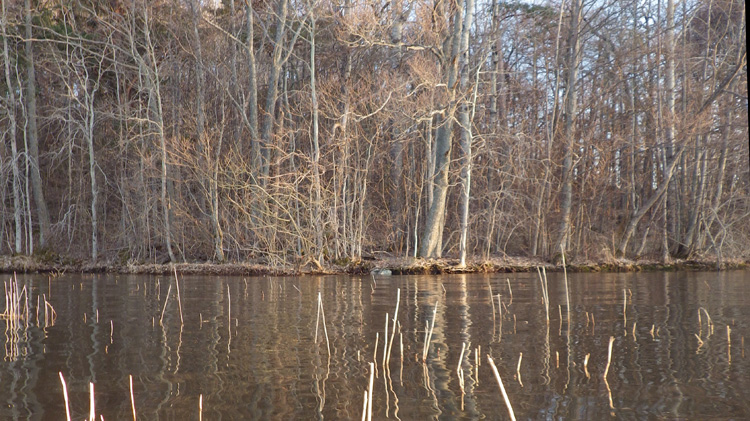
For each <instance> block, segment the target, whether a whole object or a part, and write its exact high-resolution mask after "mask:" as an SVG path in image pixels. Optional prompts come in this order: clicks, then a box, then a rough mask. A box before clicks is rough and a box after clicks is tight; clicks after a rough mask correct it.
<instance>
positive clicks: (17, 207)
mask: <svg viewBox="0 0 750 421" xmlns="http://www.w3.org/2000/svg"><path fill="white" fill-rule="evenodd" d="M0 7H2V16H0V24H1V25H2V33H1V35H2V38H3V63H4V66H3V70H4V73H5V84H6V86H7V89H8V107H7V109H8V121H9V127H8V132H9V133H8V136H9V138H10V148H11V162H10V165H11V171H12V172H13V222H14V231H15V235H14V246H13V251H14V252H15V253H16V254H19V253H21V252H22V251H23V250H22V246H23V199H22V197H21V195H22V193H21V172H20V169H19V168H18V146H17V145H16V135H17V131H18V130H17V123H16V107H17V106H18V104H17V103H16V93H15V92H16V89H15V85H14V84H13V78H11V72H10V52H9V50H8V33H7V24H8V22H7V20H8V16H7V13H6V10H5V2H2V5H0Z"/></svg>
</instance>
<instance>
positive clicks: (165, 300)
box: [159, 285, 172, 324]
mask: <svg viewBox="0 0 750 421" xmlns="http://www.w3.org/2000/svg"><path fill="white" fill-rule="evenodd" d="M170 292H172V285H169V288H168V289H167V297H166V298H165V299H164V308H162V309H161V317H160V318H159V324H162V322H163V321H164V312H165V311H166V310H167V303H168V302H169V293H170Z"/></svg>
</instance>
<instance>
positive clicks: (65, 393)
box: [58, 371, 70, 421]
mask: <svg viewBox="0 0 750 421" xmlns="http://www.w3.org/2000/svg"><path fill="white" fill-rule="evenodd" d="M58 374H60V383H62V388H63V397H64V398H65V419H67V420H68V421H70V401H69V400H68V385H67V384H66V383H65V377H63V373H62V371H60V372H58Z"/></svg>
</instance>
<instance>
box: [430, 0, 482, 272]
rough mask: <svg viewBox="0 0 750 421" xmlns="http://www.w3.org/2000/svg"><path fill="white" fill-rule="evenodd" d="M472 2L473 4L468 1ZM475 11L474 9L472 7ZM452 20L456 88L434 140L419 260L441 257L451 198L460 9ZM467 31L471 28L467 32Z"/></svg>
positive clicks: (451, 74)
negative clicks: (432, 172)
mask: <svg viewBox="0 0 750 421" xmlns="http://www.w3.org/2000/svg"><path fill="white" fill-rule="evenodd" d="M466 1H467V3H468V2H472V3H473V0H466ZM472 7H473V6H472ZM453 13H454V15H453V17H452V21H453V28H452V32H451V34H450V36H449V37H448V38H447V39H446V40H445V43H444V45H445V46H446V49H449V50H450V51H445V52H446V53H448V54H446V59H444V61H443V63H442V64H443V66H444V69H445V74H446V75H447V77H446V82H447V86H449V87H453V89H451V92H450V95H451V97H450V99H449V101H448V103H447V104H446V108H447V109H446V112H445V116H444V117H442V118H441V124H440V125H439V126H438V129H437V136H436V139H435V181H434V183H433V185H432V190H433V193H432V196H433V199H432V204H431V206H430V209H429V212H428V214H427V220H426V221H425V226H424V232H423V234H422V246H421V247H420V252H419V254H420V256H422V257H426V258H436V257H440V255H441V253H442V240H443V226H444V223H445V201H446V198H447V196H448V171H449V169H450V158H451V157H450V155H451V148H452V146H453V145H452V137H453V136H452V132H453V119H454V117H453V116H454V114H455V111H454V108H455V105H456V89H455V85H456V82H457V80H458V76H459V75H458V73H459V69H458V59H459V56H460V51H459V49H460V41H461V34H462V29H463V19H462V14H461V9H460V8H459V9H457V10H455V11H454V12H453ZM466 30H467V31H469V30H470V28H466Z"/></svg>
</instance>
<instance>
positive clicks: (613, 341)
mask: <svg viewBox="0 0 750 421" xmlns="http://www.w3.org/2000/svg"><path fill="white" fill-rule="evenodd" d="M614 343H615V337H614V336H610V337H609V350H608V351H607V367H606V368H605V369H604V379H605V380H606V379H607V374H608V373H609V364H610V363H611V362H612V344H614Z"/></svg>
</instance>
